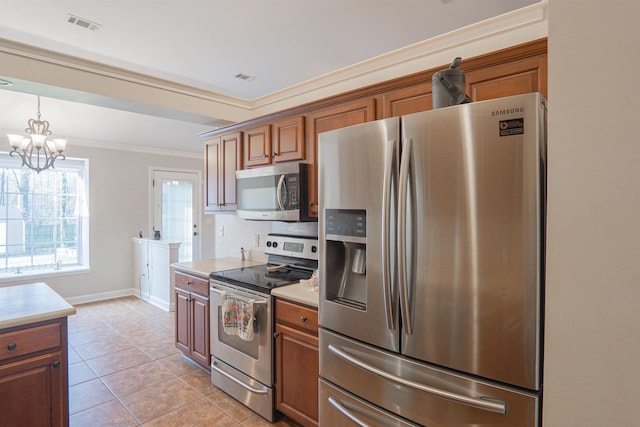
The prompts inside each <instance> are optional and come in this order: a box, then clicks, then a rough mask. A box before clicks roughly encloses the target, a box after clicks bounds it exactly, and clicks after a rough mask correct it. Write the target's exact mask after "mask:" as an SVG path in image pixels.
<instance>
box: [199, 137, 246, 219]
mask: <svg viewBox="0 0 640 427" xmlns="http://www.w3.org/2000/svg"><path fill="white" fill-rule="evenodd" d="M239 169H242V132H233V133H229V134H224V135H220V136H217V137H214V138H211V139H210V140H208V141H207V142H206V146H205V172H206V178H205V207H204V208H205V211H226V210H235V209H236V204H237V203H236V170H239Z"/></svg>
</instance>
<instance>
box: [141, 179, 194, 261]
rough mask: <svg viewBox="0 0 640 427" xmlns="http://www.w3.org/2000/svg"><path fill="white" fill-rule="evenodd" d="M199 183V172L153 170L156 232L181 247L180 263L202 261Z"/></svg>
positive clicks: (154, 225)
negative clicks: (158, 231) (178, 243)
mask: <svg viewBox="0 0 640 427" xmlns="http://www.w3.org/2000/svg"><path fill="white" fill-rule="evenodd" d="M199 183H200V172H197V171H194V172H190V171H172V170H159V169H157V170H153V179H152V186H153V191H152V194H153V203H152V206H153V221H152V224H153V230H160V236H161V238H162V240H165V241H169V242H180V243H181V244H180V250H179V256H178V258H179V262H189V261H194V260H198V259H200V230H199V226H198V224H199V211H200V210H199V209H198V206H200V191H199V188H200V187H199ZM152 236H153V235H152Z"/></svg>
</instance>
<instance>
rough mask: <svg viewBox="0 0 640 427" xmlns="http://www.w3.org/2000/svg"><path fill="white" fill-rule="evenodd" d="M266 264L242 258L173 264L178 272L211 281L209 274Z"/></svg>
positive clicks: (211, 259)
mask: <svg viewBox="0 0 640 427" xmlns="http://www.w3.org/2000/svg"><path fill="white" fill-rule="evenodd" d="M260 264H265V262H261V261H242V260H241V259H240V258H234V257H226V258H210V259H203V260H200V261H192V262H177V263H174V264H171V266H172V267H173V268H175V269H176V270H178V271H183V272H185V273H189V274H193V275H194V276H199V277H203V278H205V279H209V273H211V272H213V271H222V270H231V269H233V268H242V267H251V266H252V265H260Z"/></svg>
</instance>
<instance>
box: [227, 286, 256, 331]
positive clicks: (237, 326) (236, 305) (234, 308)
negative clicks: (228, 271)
mask: <svg viewBox="0 0 640 427" xmlns="http://www.w3.org/2000/svg"><path fill="white" fill-rule="evenodd" d="M221 294H222V295H221V299H222V328H223V329H224V332H225V333H226V334H227V335H237V336H238V337H240V338H241V339H243V340H245V341H252V340H253V337H254V331H253V319H254V317H255V313H254V302H255V300H253V299H249V298H243V297H241V296H238V295H234V294H230V293H228V292H221Z"/></svg>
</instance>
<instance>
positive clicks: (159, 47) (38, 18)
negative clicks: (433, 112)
mask: <svg viewBox="0 0 640 427" xmlns="http://www.w3.org/2000/svg"><path fill="white" fill-rule="evenodd" d="M540 1H541V0H399V1H398V0H270V1H266V0H186V1H185V0H183V1H176V0H136V1H131V0H110V1H103V0H102V1H97V0H0V42H2V41H5V42H7V41H9V42H17V43H20V44H23V45H28V46H34V47H37V48H40V49H46V50H48V51H52V52H56V53H59V54H63V55H65V57H67V56H68V57H76V58H81V59H82V60H85V61H91V62H92V63H97V64H104V65H108V66H110V67H116V68H117V69H121V70H127V71H129V72H133V73H136V75H137V76H142V77H141V78H142V79H143V80H144V78H147V77H148V78H150V79H161V80H162V81H168V82H174V83H176V84H180V85H183V86H184V87H188V88H192V89H193V90H197V91H200V92H202V93H207V94H209V95H211V96H221V97H225V99H228V100H233V102H236V103H238V104H243V105H251V103H253V102H256V100H260V99H261V98H264V97H268V96H270V95H272V94H274V93H280V92H283V91H284V92H286V91H287V90H288V89H289V88H292V87H299V86H300V85H304V84H305V82H309V81H312V80H313V79H317V78H318V77H320V76H323V75H327V74H330V73H333V72H335V71H336V70H341V69H344V68H346V67H351V66H353V65H354V64H358V63H362V62H363V61H367V60H369V59H371V58H375V57H379V56H380V55H384V54H387V53H389V52H393V51H396V50H398V49H403V48H406V47H407V46H411V45H413V44H416V43H419V42H422V41H425V40H428V39H432V38H434V37H437V36H439V35H442V34H445V33H448V32H451V31H453V30H456V29H459V28H462V27H465V26H469V25H472V24H475V23H478V22H481V21H484V20H487V19H490V18H493V17H495V16H498V15H502V14H505V13H508V12H512V11H514V10H517V9H521V8H523V7H526V6H529V5H532V4H535V3H538V2H540ZM70 19H71V20H72V21H73V20H74V19H75V20H76V21H75V23H71V22H69V21H70ZM87 25H89V26H90V28H86V26H87ZM4 65H7V64H4ZM3 68H4V66H3V64H1V63H0V78H5V79H6V80H9V81H12V83H13V85H12V86H10V87H2V86H0V129H4V130H21V129H22V128H24V127H25V126H26V122H27V120H28V119H29V118H32V117H34V116H35V112H36V104H37V101H36V97H35V96H34V94H40V95H42V99H41V111H42V117H43V119H46V120H49V121H50V122H51V129H52V131H53V132H54V134H56V135H58V136H63V137H67V138H69V139H70V141H69V143H70V144H73V139H74V138H76V139H82V140H83V141H85V142H86V141H90V142H92V143H95V144H96V145H100V144H105V145H107V144H110V145H113V144H125V143H126V144H129V145H131V144H134V145H140V146H154V147H157V148H158V149H167V150H174V149H175V150H183V151H188V152H193V153H201V152H202V148H201V147H202V145H201V142H200V141H199V138H198V134H199V133H201V132H204V131H207V130H211V129H212V128H213V126H214V125H215V124H217V123H224V122H225V121H224V118H223V117H215V113H213V112H212V114H211V115H210V116H209V117H195V116H188V115H186V116H184V117H182V116H180V115H179V114H168V113H167V111H159V110H158V109H155V110H154V109H152V108H146V109H145V108H142V109H140V108H131V105H127V103H126V102H124V101H122V100H118V96H117V95H115V94H114V95H113V99H111V100H109V99H107V98H108V97H105V96H91V93H82V94H80V95H78V94H77V93H76V94H75V95H74V94H73V93H72V92H73V91H69V90H67V89H61V88H56V87H47V86H45V85H40V84H37V83H34V82H30V81H26V80H22V79H21V78H20V76H6V74H5V73H3ZM238 74H242V75H246V76H251V77H253V79H251V80H244V79H240V78H237V77H236V75H238ZM1 89H4V90H1ZM1 146H2V145H1V143H0V147H1Z"/></svg>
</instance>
